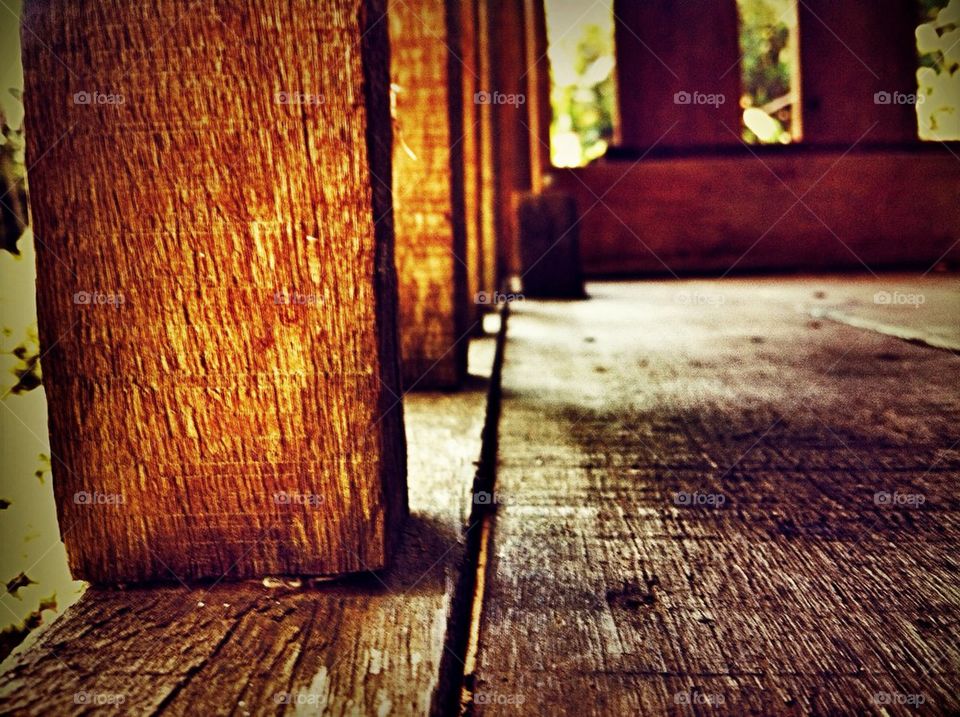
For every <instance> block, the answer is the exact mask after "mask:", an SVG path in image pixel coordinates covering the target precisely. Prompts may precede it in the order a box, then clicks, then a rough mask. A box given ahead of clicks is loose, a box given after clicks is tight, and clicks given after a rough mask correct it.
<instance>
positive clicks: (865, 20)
mask: <svg viewBox="0 0 960 717" xmlns="http://www.w3.org/2000/svg"><path fill="white" fill-rule="evenodd" d="M919 7H920V6H919V5H918V4H917V3H916V2H913V0H851V1H850V2H842V3H838V2H831V1H830V0H804V1H803V2H800V3H797V15H798V18H797V19H798V25H799V29H798V31H799V38H800V43H799V45H800V101H801V106H802V116H803V141H804V142H805V143H807V144H818V143H819V144H841V145H846V146H849V145H852V144H853V143H854V142H857V141H859V140H862V139H864V138H866V139H867V140H868V141H872V142H910V141H916V140H917V112H916V102H915V101H911V100H909V99H908V98H910V97H913V98H915V97H916V94H917V78H916V73H917V67H918V63H917V41H916V38H915V36H914V32H915V30H916V27H917V24H918V21H919V17H918V10H919Z"/></svg>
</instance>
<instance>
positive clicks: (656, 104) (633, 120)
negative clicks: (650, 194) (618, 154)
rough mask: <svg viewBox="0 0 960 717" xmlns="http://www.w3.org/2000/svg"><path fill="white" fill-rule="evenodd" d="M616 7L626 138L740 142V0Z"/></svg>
mask: <svg viewBox="0 0 960 717" xmlns="http://www.w3.org/2000/svg"><path fill="white" fill-rule="evenodd" d="M613 7H614V13H615V29H614V41H615V45H616V55H617V70H616V72H617V93H618V96H619V100H620V138H621V142H622V144H623V145H624V146H626V147H631V148H640V149H645V148H648V147H651V146H654V145H656V146H658V147H708V146H716V145H730V144H737V143H738V142H739V139H738V137H739V135H740V105H739V102H740V69H739V59H738V58H739V57H740V43H739V35H738V32H739V29H738V28H739V26H738V19H737V4H736V2H734V0H697V1H696V2H677V1H676V0H644V1H643V2H637V0H614V3H613ZM724 125H726V127H725V126H724Z"/></svg>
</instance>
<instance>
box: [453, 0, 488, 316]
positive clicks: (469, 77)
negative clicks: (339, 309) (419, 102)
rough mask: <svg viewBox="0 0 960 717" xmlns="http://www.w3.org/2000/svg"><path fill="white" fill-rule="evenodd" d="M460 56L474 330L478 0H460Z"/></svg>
mask: <svg viewBox="0 0 960 717" xmlns="http://www.w3.org/2000/svg"><path fill="white" fill-rule="evenodd" d="M459 3H460V4H459V18H460V22H459V29H460V32H459V35H460V59H461V60H462V62H463V73H462V77H463V82H462V84H461V86H460V90H461V106H462V108H463V207H464V226H465V228H466V259H465V261H466V264H467V287H466V288H467V305H468V316H469V321H470V323H471V324H473V325H474V326H475V333H479V332H481V331H482V328H483V325H482V318H483V312H484V307H483V304H482V303H480V302H479V301H478V300H477V299H478V294H479V292H480V291H481V290H482V287H483V286H484V276H483V271H484V265H483V262H484V260H483V216H482V213H481V207H482V204H481V192H480V178H481V170H480V166H481V162H482V157H481V150H480V146H481V145H480V143H481V141H482V136H481V118H480V109H481V105H478V104H477V103H476V102H475V101H474V100H475V96H476V93H477V92H479V91H480V89H481V86H480V62H479V57H478V53H477V49H478V37H477V0H459Z"/></svg>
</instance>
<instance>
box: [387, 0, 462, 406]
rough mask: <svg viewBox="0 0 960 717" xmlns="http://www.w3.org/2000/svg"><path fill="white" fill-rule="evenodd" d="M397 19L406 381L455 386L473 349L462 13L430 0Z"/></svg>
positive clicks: (394, 66) (393, 19) (397, 7)
mask: <svg viewBox="0 0 960 717" xmlns="http://www.w3.org/2000/svg"><path fill="white" fill-rule="evenodd" d="M389 17H390V44H391V74H392V76H393V81H394V83H395V84H396V85H397V87H398V90H397V100H396V116H397V131H398V133H399V134H398V135H397V136H396V137H395V142H394V153H393V158H394V176H393V197H394V200H393V202H394V221H395V224H396V235H397V270H398V275H399V284H400V342H401V346H402V349H403V350H402V356H403V378H404V385H405V386H406V387H408V388H409V387H412V386H416V387H418V388H440V387H442V388H449V387H455V386H457V385H458V384H459V383H460V382H461V381H462V380H463V378H464V376H465V375H466V370H467V348H468V341H467V339H466V338H465V337H464V333H465V332H466V331H467V328H468V324H467V288H466V282H467V259H466V256H467V252H466V248H467V247H466V244H467V241H466V228H465V226H464V203H463V202H464V198H463V194H464V188H463V139H464V138H463V133H464V128H463V113H462V110H461V105H460V97H461V93H462V90H461V82H462V80H461V73H462V66H461V64H460V60H459V58H458V57H457V56H456V55H455V54H454V50H453V49H452V48H455V47H457V45H458V43H459V39H458V34H459V29H458V25H459V12H458V7H457V4H456V3H455V2H454V1H453V0H422V1H419V2H396V3H391V5H390V12H389Z"/></svg>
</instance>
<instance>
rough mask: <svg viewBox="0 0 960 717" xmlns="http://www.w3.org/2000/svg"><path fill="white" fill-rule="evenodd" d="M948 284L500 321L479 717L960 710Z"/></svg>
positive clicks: (775, 283) (604, 289) (756, 290)
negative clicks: (502, 333)
mask: <svg viewBox="0 0 960 717" xmlns="http://www.w3.org/2000/svg"><path fill="white" fill-rule="evenodd" d="M957 289H958V282H957V280H956V278H953V279H937V280H924V281H922V282H914V281H910V280H905V279H890V278H884V279H882V280H881V281H875V280H872V279H871V280H870V281H861V280H850V279H839V280H800V279H765V280H737V281H725V282H714V281H709V282H707V281H704V282H683V283H675V282H670V283H668V282H659V283H622V284H614V283H607V284H595V285H593V286H591V287H590V295H591V299H590V300H589V301H586V302H580V303H559V302H557V303H544V302H539V303H534V302H530V303H526V304H523V303H517V304H514V305H513V309H514V310H513V313H512V316H511V318H510V321H509V331H508V336H509V341H508V343H507V346H506V356H505V362H504V374H503V403H502V416H501V421H500V446H499V467H498V474H497V486H498V488H497V492H496V499H497V500H498V502H499V506H498V511H497V515H496V522H495V529H494V532H493V539H492V545H493V547H492V549H491V555H490V558H489V571H488V575H487V592H486V595H485V599H484V609H483V618H482V624H481V630H480V642H479V654H478V656H477V662H478V667H477V673H476V675H475V676H474V681H473V682H474V707H473V708H474V713H475V714H482V715H497V714H521V713H522V714H538V713H540V714H570V715H577V716H578V717H579V716H585V715H638V714H651V715H653V714H669V713H677V714H731V715H734V714H762V715H768V714H809V713H814V714H822V715H832V714H865V713H866V714H909V713H914V710H915V709H916V706H917V703H919V711H920V712H921V713H924V714H950V713H954V714H956V713H957V712H958V711H960V570H958V567H960V566H958V561H960V533H958V530H957V529H958V506H960V500H958V496H957V486H958V474H960V473H958V472H960V450H958V445H957V441H958V439H960V360H958V357H957V355H955V354H953V353H951V352H949V351H945V350H939V349H934V348H929V347H925V346H918V345H912V344H910V343H907V342H905V341H902V340H899V339H897V338H892V337H890V336H888V335H883V334H880V333H876V332H874V331H870V330H864V329H863V328H857V327H854V326H851V325H849V324H847V323H843V322H842V321H841V320H840V319H842V318H843V317H850V316H861V317H867V318H874V319H877V318H878V315H879V318H880V319H881V320H882V323H884V324H885V325H891V326H892V325H900V326H904V327H912V329H913V330H914V332H915V333H918V334H923V333H926V334H927V335H933V334H946V335H948V336H949V335H950V334H951V331H952V332H954V333H955V332H956V329H957V326H958V324H960V293H958V291H957ZM878 291H890V292H891V293H892V292H894V291H898V292H900V293H901V294H904V293H906V294H917V293H921V294H923V296H924V303H923V305H922V306H921V308H914V307H912V306H910V307H908V306H907V305H905V304H902V303H897V304H894V301H897V302H901V301H907V300H905V299H896V300H892V301H891V302H890V305H889V309H888V310H887V311H884V310H883V309H884V303H883V302H884V300H883V298H880V299H879V300H878V303H874V302H873V297H874V294H875V293H876V292H878ZM914 303H915V304H916V303H919V300H915V301H914ZM905 307H906V308H905ZM841 309H842V310H843V312H844V313H843V315H842V316H841V315H840V314H839V313H838V314H835V315H834V318H835V319H837V320H833V319H826V318H814V317H813V316H812V315H811V312H813V313H817V314H822V313H823V312H824V311H828V310H834V311H837V312H839V311H840V310H841ZM944 321H946V322H947V324H948V325H947V326H944V325H943V324H944ZM891 496H894V497H893V498H892V499H891V498H890V497H891ZM518 704H519V705H520V706H519V707H518V706H517V705H518Z"/></svg>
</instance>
